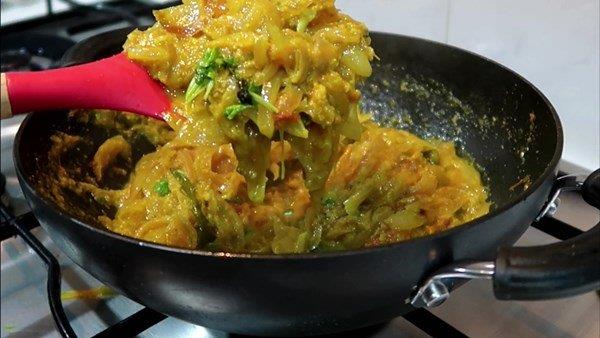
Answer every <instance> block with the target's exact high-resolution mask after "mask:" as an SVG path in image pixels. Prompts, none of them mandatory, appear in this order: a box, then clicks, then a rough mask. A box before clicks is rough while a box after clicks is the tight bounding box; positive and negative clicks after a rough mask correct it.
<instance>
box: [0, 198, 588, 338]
mask: <svg viewBox="0 0 600 338" xmlns="http://www.w3.org/2000/svg"><path fill="white" fill-rule="evenodd" d="M1 208H2V225H1V226H0V239H1V240H2V241H3V240H5V239H8V238H11V237H13V236H15V235H18V236H19V237H21V238H22V239H23V240H24V241H25V242H26V243H27V245H29V246H30V247H31V248H32V249H33V250H34V251H35V253H36V254H37V255H38V256H39V257H40V258H41V259H42V261H43V262H44V264H45V265H46V268H47V271H48V280H47V292H48V303H49V305H50V311H51V313H52V316H53V318H54V321H55V323H56V328H57V330H58V331H59V333H60V334H61V335H62V336H63V337H77V335H76V334H75V332H74V331H73V329H72V328H71V326H70V324H69V321H68V319H67V317H66V316H65V311H64V309H63V306H62V302H61V299H60V291H61V288H60V285H61V271H60V265H59V264H58V261H57V260H56V258H55V257H54V256H53V255H52V254H51V253H50V252H49V251H48V250H47V249H46V248H45V247H44V245H43V244H42V243H40V241H39V240H38V239H37V238H36V237H35V236H34V235H33V234H32V233H31V232H30V230H31V229H34V228H36V227H39V226H40V224H39V223H38V221H37V219H36V218H35V216H33V214H32V213H31V212H29V213H26V214H24V215H21V216H19V217H15V216H14V215H13V214H12V212H11V211H10V210H9V208H7V207H6V206H5V205H4V204H2V205H1ZM532 226H533V227H535V228H537V229H539V230H541V231H543V232H545V233H547V234H548V235H551V236H553V237H555V238H557V239H559V240H567V239H569V238H572V237H574V236H577V235H579V234H581V233H582V231H581V230H579V229H578V228H575V227H573V226H571V225H569V224H566V223H564V222H562V221H559V220H557V219H554V218H549V217H546V218H543V219H541V220H540V221H538V222H536V223H533V224H532ZM403 317H404V319H406V320H407V321H409V322H410V323H412V324H413V325H415V326H416V327H418V328H419V329H420V330H421V331H423V332H424V333H426V334H428V335H430V336H433V337H440V336H444V337H466V335H465V334H463V333H462V332H460V331H459V330H458V329H456V328H454V327H453V326H452V325H450V324H448V323H446V322H445V321H444V320H442V319H440V318H439V317H437V316H435V315H434V314H433V313H431V312H429V311H427V310H425V309H416V310H415V311H413V312H410V313H408V314H406V315H404V316H403ZM166 318H167V316H165V315H163V314H161V313H159V312H156V311H154V310H152V309H149V308H144V309H142V310H140V311H138V312H136V313H134V314H133V315H131V316H129V317H127V318H125V319H123V320H121V321H120V322H118V323H116V324H114V325H112V326H110V327H108V328H106V329H105V330H104V331H102V332H100V333H98V334H97V335H96V336H95V337H132V336H136V335H138V334H140V333H142V332H144V331H146V330H147V329H149V328H150V327H152V326H154V325H156V324H158V323H160V322H162V321H163V320H165V319H166Z"/></svg>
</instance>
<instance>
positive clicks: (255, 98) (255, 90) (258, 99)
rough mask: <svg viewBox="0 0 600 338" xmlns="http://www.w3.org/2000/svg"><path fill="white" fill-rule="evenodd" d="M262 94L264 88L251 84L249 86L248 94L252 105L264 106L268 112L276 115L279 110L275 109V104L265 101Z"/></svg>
mask: <svg viewBox="0 0 600 338" xmlns="http://www.w3.org/2000/svg"><path fill="white" fill-rule="evenodd" d="M261 93H262V86H259V85H255V84H250V85H249V86H248V94H250V97H251V98H252V103H253V104H254V105H255V106H263V107H265V109H267V110H268V111H270V112H273V113H276V112H277V108H275V106H274V105H273V104H271V102H269V101H267V100H265V99H264V98H263V97H262V95H261Z"/></svg>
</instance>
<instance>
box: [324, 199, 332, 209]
mask: <svg viewBox="0 0 600 338" xmlns="http://www.w3.org/2000/svg"><path fill="white" fill-rule="evenodd" d="M322 204H323V207H324V208H325V209H331V208H333V207H334V206H335V199H333V197H327V198H325V199H323V202H322Z"/></svg>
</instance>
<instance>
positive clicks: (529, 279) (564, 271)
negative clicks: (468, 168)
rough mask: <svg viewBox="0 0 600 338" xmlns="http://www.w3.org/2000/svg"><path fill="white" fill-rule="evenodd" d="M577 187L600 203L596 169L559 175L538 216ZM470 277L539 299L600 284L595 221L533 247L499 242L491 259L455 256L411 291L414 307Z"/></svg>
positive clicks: (506, 295) (436, 300)
mask: <svg viewBox="0 0 600 338" xmlns="http://www.w3.org/2000/svg"><path fill="white" fill-rule="evenodd" d="M570 190H571V191H572V190H577V191H580V192H581V194H582V197H583V198H584V200H585V201H586V202H587V203H589V204H591V205H592V206H594V207H596V208H598V209H600V198H599V197H600V169H598V170H596V171H595V172H593V173H592V174H591V175H589V176H588V177H587V178H586V179H585V181H584V182H582V179H581V180H580V179H579V178H577V177H575V176H563V177H560V178H559V179H558V180H557V181H556V184H555V186H554V191H553V192H552V194H551V195H550V200H549V201H548V203H547V205H546V206H545V207H544V209H543V210H542V212H541V215H540V217H538V219H539V218H541V217H542V216H543V215H546V214H548V213H550V212H551V210H553V209H555V208H556V204H555V202H556V201H557V197H558V195H559V194H560V192H561V191H570ZM469 279H491V280H493V283H494V293H495V295H496V298H498V299H502V300H538V299H552V298H560V297H567V296H573V295H577V294H581V293H584V292H588V291H592V290H597V289H600V223H598V224H597V225H596V226H595V227H594V228H592V229H591V230H589V231H587V232H585V233H583V234H581V235H579V236H576V237H574V238H572V239H569V240H566V241H563V242H559V243H555V244H550V245H542V246H535V247H501V248H500V249H499V251H498V255H497V258H496V260H495V261H493V262H492V261H490V262H477V261H459V262H455V263H452V264H450V265H447V266H445V267H443V268H441V269H440V270H438V271H436V272H435V273H434V274H432V275H430V276H429V277H428V278H427V279H426V280H425V281H424V282H423V284H421V285H420V287H419V288H418V289H417V291H416V292H415V293H414V294H413V296H412V298H411V300H410V303H411V304H412V305H413V306H415V307H434V306H438V305H440V304H442V303H443V302H444V301H445V300H446V299H448V297H449V296H450V291H452V290H453V289H455V288H456V287H457V286H458V285H460V284H462V283H464V281H466V280H469Z"/></svg>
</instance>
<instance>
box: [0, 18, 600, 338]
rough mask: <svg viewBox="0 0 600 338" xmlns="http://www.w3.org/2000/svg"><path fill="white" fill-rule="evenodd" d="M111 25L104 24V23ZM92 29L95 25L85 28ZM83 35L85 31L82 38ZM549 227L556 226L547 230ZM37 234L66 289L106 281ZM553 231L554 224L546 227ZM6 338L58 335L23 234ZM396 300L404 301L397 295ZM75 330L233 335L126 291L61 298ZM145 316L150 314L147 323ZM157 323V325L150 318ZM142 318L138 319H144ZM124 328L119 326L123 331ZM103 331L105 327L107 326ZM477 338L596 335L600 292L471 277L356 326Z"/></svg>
mask: <svg viewBox="0 0 600 338" xmlns="http://www.w3.org/2000/svg"><path fill="white" fill-rule="evenodd" d="M106 27H107V26H104V27H101V28H100V29H106ZM85 34H87V35H90V34H94V32H87V33H85ZM83 37H85V35H83V36H80V37H79V38H78V39H81V38H83ZM22 119H23V117H16V118H12V119H9V120H3V121H1V122H0V124H1V130H0V134H1V136H2V137H1V158H0V162H1V171H2V173H3V174H4V175H5V176H6V178H7V186H6V191H7V194H8V196H9V199H10V204H11V206H12V208H13V210H14V212H15V214H17V215H22V214H25V213H26V212H28V210H29V207H28V205H27V203H26V201H25V200H24V198H23V195H22V192H21V190H20V188H19V186H18V182H17V178H16V176H15V171H14V164H13V161H12V147H13V140H14V136H15V134H16V132H17V130H18V127H19V125H20V122H21V121H22ZM561 200H562V203H561V206H560V208H559V211H558V213H557V214H556V215H555V216H554V217H555V218H557V219H560V220H562V221H565V222H567V223H569V224H571V225H573V226H575V227H578V228H580V229H581V230H587V229H589V228H591V226H593V225H594V224H596V223H598V222H599V221H600V215H599V214H598V212H596V211H593V210H592V209H591V208H589V207H587V206H586V205H585V203H584V202H583V201H581V199H580V197H579V196H578V195H574V194H573V195H568V194H567V195H562V196H561ZM550 230H551V229H550ZM32 232H33V233H34V234H35V236H36V237H37V238H38V239H39V240H40V241H41V242H42V243H43V244H44V245H45V246H46V247H47V248H48V249H49V250H50V251H51V252H52V253H53V254H54V255H55V256H56V257H57V259H58V261H59V263H60V265H61V270H62V289H63V291H67V290H85V289H91V288H94V287H98V286H100V285H101V283H100V282H99V281H98V280H96V279H95V278H93V277H92V276H90V275H89V274H88V273H86V272H85V271H84V270H83V269H81V268H80V267H78V266H76V265H75V264H74V263H73V262H71V261H70V260H69V259H68V258H67V257H65V256H64V255H63V254H62V253H61V252H60V250H58V249H57V248H56V247H55V245H54V244H53V243H52V241H51V240H50V239H49V238H48V236H47V235H46V233H45V231H44V230H43V229H42V228H40V227H36V228H35V229H33V230H32ZM547 232H549V233H552V231H547ZM554 241H557V239H556V238H554V237H552V236H550V235H549V234H548V233H546V232H544V231H540V230H538V229H536V228H534V227H530V228H529V229H528V230H527V232H526V233H525V234H524V235H523V237H522V238H521V239H520V240H519V242H518V243H517V245H526V246H528V245H538V244H546V243H550V242H554ZM0 250H1V304H0V305H1V310H0V311H1V312H0V314H1V327H0V336H1V337H58V336H59V333H58V332H57V331H56V329H55V326H54V322H53V319H52V315H51V313H50V309H49V307H48V302H47V296H46V278H47V275H46V269H45V266H44V264H43V263H42V261H41V260H40V259H39V258H38V257H37V255H36V254H35V253H34V252H33V250H32V249H30V248H29V247H28V246H27V245H26V244H25V242H24V241H23V240H22V239H21V238H19V237H12V238H8V239H5V240H2V242H1V247H0ZM398 301H399V302H401V301H403V300H400V299H399V300H398ZM64 308H65V312H66V314H67V317H68V318H69V321H70V323H71V325H72V326H73V329H74V330H75V332H76V333H77V334H78V335H79V336H81V337H88V336H93V335H95V334H97V333H99V332H102V331H104V330H106V329H107V328H109V327H113V328H114V325H115V324H117V323H119V322H121V321H122V320H124V319H127V318H130V319H131V317H130V316H131V315H133V314H135V313H137V315H136V320H137V322H138V324H137V325H138V326H139V325H141V327H142V329H143V328H145V327H149V328H147V329H145V330H142V329H140V328H139V327H138V331H140V332H141V333H140V334H139V336H140V337H228V336H230V335H229V334H227V333H224V332H218V331H213V330H210V329H207V328H204V327H200V326H196V325H192V324H189V323H186V322H183V321H180V320H178V319H175V318H166V319H163V320H160V319H162V317H160V318H158V319H156V318H149V317H152V316H156V313H154V314H153V312H149V311H147V309H146V310H145V309H144V307H143V306H142V305H140V304H137V303H135V302H133V301H131V300H129V299H127V298H126V297H124V296H116V297H113V298H109V299H103V300H76V301H70V302H65V303H64ZM144 319H147V320H146V322H148V323H146V325H144ZM155 322H157V324H155V325H152V324H153V323H155ZM140 323H141V324H140ZM121 332H122V331H121ZM105 334H106V331H105ZM431 334H433V335H445V336H446V335H447V336H451V335H461V334H462V335H467V336H475V337H549V336H550V337H594V338H596V337H599V336H600V298H599V297H598V294H597V293H588V294H584V295H581V296H578V297H573V298H567V299H560V300H553V301H538V302H506V301H498V300H495V299H494V296H493V292H492V286H491V282H490V281H483V280H481V281H477V280H476V281H471V282H468V283H467V284H465V285H464V286H462V287H460V288H459V289H458V290H456V291H454V292H453V293H452V295H451V297H450V299H449V300H448V301H447V302H446V303H444V304H443V305H442V306H440V307H438V308H435V309H433V310H430V311H427V310H420V311H418V312H416V313H414V314H412V315H407V316H404V317H398V318H396V319H394V320H393V321H391V322H388V323H386V324H382V325H379V326H376V327H372V328H368V329H366V330H361V331H359V332H354V333H352V335H353V336H362V337H364V336H371V337H398V336H403V337H426V336H429V335H431Z"/></svg>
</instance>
